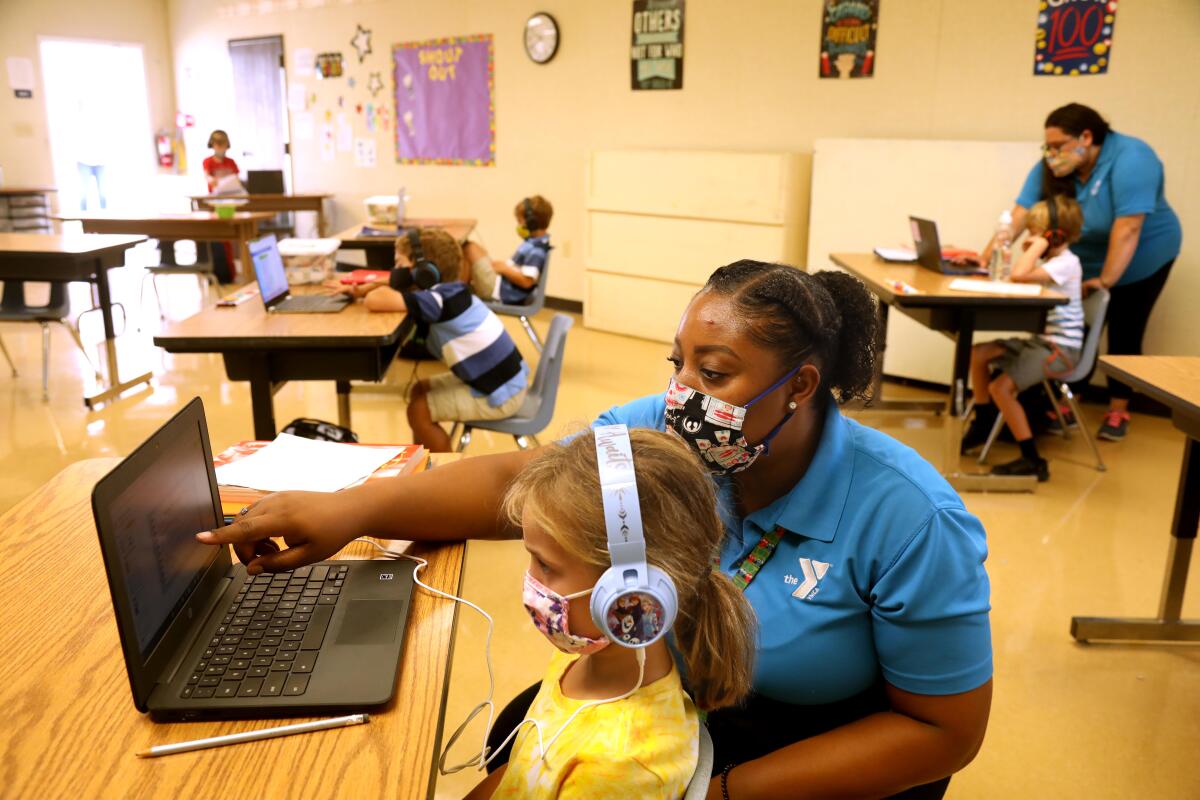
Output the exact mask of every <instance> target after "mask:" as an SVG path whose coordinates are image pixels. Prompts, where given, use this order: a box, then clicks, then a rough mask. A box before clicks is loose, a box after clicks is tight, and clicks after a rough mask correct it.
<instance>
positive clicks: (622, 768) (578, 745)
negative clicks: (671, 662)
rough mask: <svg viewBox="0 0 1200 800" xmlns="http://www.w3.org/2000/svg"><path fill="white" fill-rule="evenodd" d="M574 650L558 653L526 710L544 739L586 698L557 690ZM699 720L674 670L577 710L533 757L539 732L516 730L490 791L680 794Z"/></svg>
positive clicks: (693, 756)
mask: <svg viewBox="0 0 1200 800" xmlns="http://www.w3.org/2000/svg"><path fill="white" fill-rule="evenodd" d="M576 658H577V656H570V655H567V654H565V653H555V655H554V658H553V659H552V660H551V661H550V667H549V669H548V670H547V672H546V676H545V678H543V679H542V688H541V691H539V692H538V695H537V697H536V698H535V699H534V701H533V705H532V706H530V708H529V714H528V716H529V717H531V718H533V719H536V720H538V721H539V722H540V723H541V724H542V736H543V740H544V741H549V740H550V737H551V736H553V735H554V734H555V732H556V731H557V730H558V729H559V728H560V727H562V724H563V723H564V722H566V720H567V717H569V716H571V714H572V713H573V712H574V711H575V709H577V708H579V707H580V706H581V705H583V704H584V703H586V702H588V701H586V700H574V699H572V698H570V697H567V696H566V695H564V694H563V693H562V688H561V686H560V685H559V681H560V680H561V679H562V676H563V673H565V672H566V671H567V668H568V667H569V666H570V665H571V664H572V663H574V661H575V660H576ZM699 726H700V721H699V717H698V716H697V714H696V707H695V706H694V705H692V700H691V698H690V697H688V696H687V693H686V692H684V691H683V686H682V685H681V684H680V682H679V673H678V671H676V670H674V669H672V670H671V672H670V674H668V675H666V676H664V677H662V678H659V679H658V680H656V681H655V682H654V683H652V684H650V685H649V686H643V687H642V688H640V689H638V690H637V692H635V693H634V694H633V695H632V696H630V697H627V698H626V699H624V700H619V701H616V702H613V703H605V704H603V705H599V706H593V707H591V708H588V709H586V710H584V711H581V712H580V713H579V716H577V717H575V720H574V721H573V722H572V723H571V724H570V725H569V726H567V729H566V730H565V731H563V733H562V735H561V736H559V737H558V741H556V742H555V743H554V746H553V747H551V748H550V751H549V752H548V753H547V754H546V758H545V760H542V759H540V758H538V738H537V731H536V730H534V728H533V726H532V725H526V726H525V727H523V728H522V729H521V732H520V733H519V734H517V738H516V743H515V744H514V745H513V751H512V756H511V757H510V758H509V760H508V768H507V769H506V770H505V772H504V779H503V780H502V781H501V782H500V785H499V786H498V787H497V788H496V791H495V793H494V794H493V795H492V797H493V798H495V799H497V800H498V799H499V798H549V797H561V798H603V797H621V798H627V797H639V798H654V797H658V798H679V797H682V796H683V793H684V791H685V790H686V789H687V785H688V781H690V780H691V778H692V773H694V772H695V771H696V762H697V759H698V757H699V752H700V727H699Z"/></svg>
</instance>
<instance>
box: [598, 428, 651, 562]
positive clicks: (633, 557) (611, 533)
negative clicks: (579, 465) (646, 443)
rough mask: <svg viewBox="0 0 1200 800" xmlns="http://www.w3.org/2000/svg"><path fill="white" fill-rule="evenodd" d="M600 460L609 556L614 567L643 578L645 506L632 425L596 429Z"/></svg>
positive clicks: (601, 490)
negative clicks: (635, 464)
mask: <svg viewBox="0 0 1200 800" xmlns="http://www.w3.org/2000/svg"><path fill="white" fill-rule="evenodd" d="M596 463H597V465H598V466H599V469H600V494H601V497H602V499H603V502H604V527H605V529H606V530H607V531H608V555H609V558H610V560H611V561H612V565H613V566H614V567H618V568H624V567H631V568H633V569H634V570H636V571H637V576H638V577H643V576H644V575H645V573H646V537H645V534H644V533H643V531H642V506H641V503H640V501H639V500H638V490H637V477H636V476H635V475H634V471H633V448H632V446H631V444H630V441H629V429H628V428H626V427H625V426H624V425H603V426H601V427H599V428H596Z"/></svg>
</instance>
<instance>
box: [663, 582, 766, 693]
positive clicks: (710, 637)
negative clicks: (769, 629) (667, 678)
mask: <svg viewBox="0 0 1200 800" xmlns="http://www.w3.org/2000/svg"><path fill="white" fill-rule="evenodd" d="M691 605H692V608H691V609H688V610H689V611H691V613H690V614H683V613H681V614H680V617H679V621H678V622H677V623H676V625H675V639H676V642H677V643H678V646H679V651H680V653H682V654H683V663H684V666H685V667H686V669H687V679H688V689H689V691H690V692H691V695H692V699H693V701H695V703H696V705H697V706H698V707H699V708H702V709H704V710H706V711H711V710H713V709H717V708H723V707H725V706H732V705H737V704H738V703H740V702H741V701H742V700H743V699H744V698H745V697H746V695H747V694H749V693H750V687H751V685H752V682H753V679H754V651H755V635H756V631H757V622H756V619H755V616H754V610H753V609H752V608H751V607H750V603H749V601H747V600H746V596H745V595H744V594H743V593H742V592H741V591H739V590H738V588H737V587H736V586H734V585H733V581H732V580H730V579H729V577H728V576H727V575H724V574H722V573H720V572H715V571H714V572H711V573H709V574H708V575H707V576H706V577H705V579H704V580H702V581H701V582H700V584H699V585H698V586H697V587H696V595H695V597H694V602H693V603H692V604H691Z"/></svg>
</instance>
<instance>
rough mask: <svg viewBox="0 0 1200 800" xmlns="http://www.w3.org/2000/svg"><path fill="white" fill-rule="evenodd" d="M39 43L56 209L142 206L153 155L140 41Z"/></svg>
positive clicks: (43, 40)
mask: <svg viewBox="0 0 1200 800" xmlns="http://www.w3.org/2000/svg"><path fill="white" fill-rule="evenodd" d="M39 49H40V50H41V59H42V75H43V78H44V80H45V86H46V115H47V118H48V119H47V123H48V126H49V132H50V154H51V159H52V160H53V163H54V175H55V182H56V184H57V187H58V202H59V208H60V209H62V210H64V211H73V210H75V209H79V210H87V211H97V210H100V209H109V210H112V209H121V208H129V207H131V206H136V205H138V204H139V203H141V204H143V205H144V202H142V201H143V200H144V198H146V197H147V196H149V194H150V191H149V189H150V186H149V184H150V181H151V180H152V179H153V176H154V164H155V161H154V142H153V131H152V130H151V127H150V104H149V101H148V99H147V93H146V68H145V62H144V60H143V57H142V48H141V46H140V45H136V44H121V43H118V42H97V41H81V40H71V39H41V40H40V41H39Z"/></svg>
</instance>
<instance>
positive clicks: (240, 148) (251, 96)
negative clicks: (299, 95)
mask: <svg viewBox="0 0 1200 800" xmlns="http://www.w3.org/2000/svg"><path fill="white" fill-rule="evenodd" d="M283 52H284V51H283V37H282V36H263V37H260V38H256V39H234V40H232V41H230V42H229V58H230V61H232V62H233V96H234V109H235V111H236V112H237V117H236V118H237V127H236V129H234V130H230V131H229V135H230V139H231V142H232V145H233V147H232V150H233V153H234V156H233V158H234V160H235V161H237V162H238V166H239V167H241V168H242V174H243V176H244V175H245V172H246V170H251V169H254V170H262V169H277V170H282V171H283V179H284V183H285V185H286V186H287V188H288V190H289V191H290V190H291V184H292V163H291V155H290V153H289V149H290V148H289V141H290V135H289V131H288V115H287V105H286V100H285V98H286V94H287V93H286V91H285V88H286V84H285V81H286V78H285V75H284V69H283Z"/></svg>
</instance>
